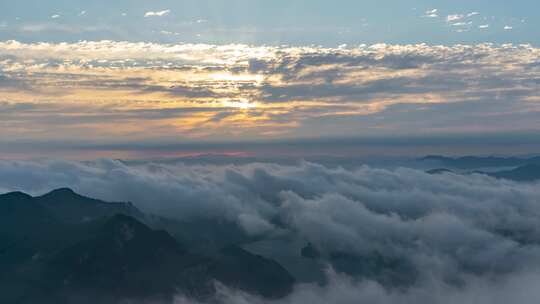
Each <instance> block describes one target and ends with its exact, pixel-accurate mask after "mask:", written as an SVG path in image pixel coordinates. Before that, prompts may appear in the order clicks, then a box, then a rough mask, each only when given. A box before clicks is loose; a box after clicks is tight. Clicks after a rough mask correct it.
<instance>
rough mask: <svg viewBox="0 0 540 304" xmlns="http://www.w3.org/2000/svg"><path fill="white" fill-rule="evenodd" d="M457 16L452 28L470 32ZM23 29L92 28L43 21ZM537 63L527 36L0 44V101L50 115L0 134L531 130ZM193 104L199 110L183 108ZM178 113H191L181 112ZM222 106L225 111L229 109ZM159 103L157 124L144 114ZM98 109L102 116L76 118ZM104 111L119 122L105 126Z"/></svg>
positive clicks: (92, 136) (23, 116) (26, 118)
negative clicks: (308, 42) (287, 43)
mask: <svg viewBox="0 0 540 304" xmlns="http://www.w3.org/2000/svg"><path fill="white" fill-rule="evenodd" d="M463 22H464V23H463V24H462V23H459V22H457V23H453V28H455V30H456V31H461V30H469V29H470V28H469V25H470V24H469V23H468V22H467V23H465V22H466V21H463ZM26 30H28V31H36V32H38V31H49V30H54V31H56V30H65V31H78V30H99V29H97V28H94V29H92V28H76V27H67V26H65V25H52V24H43V25H33V26H28V27H27V28H26ZM162 34H163V35H165V34H167V35H175V33H173V32H170V33H169V32H166V33H165V32H163V33H162ZM539 58H540V51H539V50H538V48H535V47H533V46H529V45H519V46H516V45H492V44H478V45H456V46H448V47H447V46H429V45H425V44H416V45H387V44H376V45H370V46H367V45H362V46H347V47H339V48H323V47H270V46H266V47H254V46H248V45H219V46H218V45H207V44H175V45H168V44H156V43H129V42H116V41H101V42H78V43H62V44H52V43H36V44H25V43H20V42H16V41H7V42H2V43H0V68H1V69H2V71H3V75H4V80H3V82H2V85H1V89H2V93H3V94H2V99H1V101H4V102H9V103H11V104H15V103H23V104H25V103H34V104H40V105H41V107H42V108H43V107H51V109H52V108H54V109H55V111H57V112H56V115H54V114H55V113H53V112H51V111H40V112H36V111H34V112H29V110H28V111H22V110H21V112H19V113H18V115H11V116H9V117H5V115H4V117H5V120H4V121H9V123H8V124H7V125H4V126H3V128H1V129H0V138H15V137H17V138H25V139H31V138H34V139H36V138H40V139H43V138H54V137H57V136H59V135H62V134H63V136H65V137H64V138H62V139H63V140H72V139H78V138H88V139H89V140H101V139H103V138H108V139H111V138H116V137H117V136H122V138H124V139H126V138H131V139H132V140H134V138H135V137H137V141H141V140H142V141H144V140H148V139H151V138H154V135H155V134H163V135H164V137H168V138H173V137H177V136H183V137H184V138H197V139H206V140H211V139H219V140H222V139H223V138H225V139H235V138H236V139H260V138H276V137H310V136H311V135H312V134H313V132H316V133H317V134H320V135H321V136H322V137H333V136H353V135H354V136H361V135H365V134H369V135H374V133H376V134H375V135H381V136H382V135H385V134H391V135H395V134H403V133H408V134H409V135H410V134H418V133H422V132H424V130H426V129H428V128H429V129H431V130H437V131H438V132H441V133H460V132H464V131H463V130H468V132H470V130H474V131H476V132H503V131H504V132H517V131H524V130H527V131H531V130H532V131H534V130H539V129H540V125H539V122H538V120H537V119H533V117H532V116H534V115H535V113H537V112H538V111H539V110H540V109H539V108H538V105H537V103H534V102H531V101H530V100H534V98H536V97H537V95H538V90H539V85H540V83H539V82H538V81H537V79H539V78H540V71H539V70H538V69H532V68H530V67H531V66H532V65H531V64H533V63H535V62H537V61H538V60H539ZM494 71H496V73H495V72H494ZM8 80H9V81H8ZM97 100H99V102H97ZM194 107H200V108H201V109H205V110H206V112H204V111H199V112H193V111H191V110H189V109H192V108H194ZM183 108H184V109H186V112H184V113H190V115H188V116H186V115H184V113H181V112H182V111H181V109H183ZM231 108H233V109H236V110H235V111H233V113H231ZM74 109H76V111H75V110H74ZM405 109H406V110H405ZM142 110H147V111H146V112H145V111H142ZM160 111H161V112H162V113H163V115H161V117H162V119H159V120H156V117H159V116H160V115H156V114H155V113H157V112H160ZM220 112H223V113H224V114H222V115H218V114H219V113H220ZM428 112H429V113H431V115H428V116H426V115H424V114H425V113H428ZM62 113H64V114H66V115H62ZM134 113H138V114H137V115H136V117H137V118H138V120H135V119H134V118H135V116H134ZM144 113H147V114H148V116H144ZM173 113H176V114H178V116H177V117H174V116H173ZM405 113H406V114H405ZM67 114H69V115H67ZM100 115H101V116H102V117H104V120H105V121H103V122H102V123H101V124H99V123H98V121H96V120H95V119H93V118H92V119H90V118H89V119H88V120H87V119H86V118H84V117H88V116H93V117H99V116H100ZM75 117H78V118H80V120H77V119H74V118H75ZM107 117H111V120H107V119H106V118H107ZM112 117H115V118H118V117H125V118H126V119H120V120H118V121H117V123H118V124H116V125H115V127H114V128H111V127H110V126H112V124H113V121H112ZM212 117H222V119H212ZM412 117H415V119H411V118H412ZM398 118H399V119H398ZM510 121H513V122H515V123H512V124H510V123H507V122H510ZM109 123H110V125H109ZM22 125H26V127H25V128H21V126H22ZM68 126H70V127H69V128H68ZM30 130H34V131H30ZM35 130H42V131H41V132H40V133H39V134H37V133H36V131H35ZM98 130H99V131H98ZM343 132H347V134H343ZM98 134H102V136H103V137H101V138H97V135H98Z"/></svg>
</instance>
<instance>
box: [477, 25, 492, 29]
mask: <svg viewBox="0 0 540 304" xmlns="http://www.w3.org/2000/svg"><path fill="white" fill-rule="evenodd" d="M478 28H479V29H487V28H489V24H482V25H479V26H478Z"/></svg>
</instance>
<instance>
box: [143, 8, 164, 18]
mask: <svg viewBox="0 0 540 304" xmlns="http://www.w3.org/2000/svg"><path fill="white" fill-rule="evenodd" d="M170 13H171V10H169V9H167V10H163V11H155V12H153V11H149V12H146V13H145V14H144V17H163V16H167V15H169V14H170Z"/></svg>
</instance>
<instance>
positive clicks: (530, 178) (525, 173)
mask: <svg viewBox="0 0 540 304" xmlns="http://www.w3.org/2000/svg"><path fill="white" fill-rule="evenodd" d="M426 173H428V174H433V175H435V174H443V173H454V172H453V171H452V170H449V169H445V168H440V169H432V170H428V171H426ZM464 174H484V175H489V176H492V177H495V178H499V179H507V180H512V181H517V182H534V181H538V180H540V165H536V164H529V165H524V166H520V167H517V168H515V169H511V170H502V171H496V172H484V171H479V170H474V171H470V172H467V173H464Z"/></svg>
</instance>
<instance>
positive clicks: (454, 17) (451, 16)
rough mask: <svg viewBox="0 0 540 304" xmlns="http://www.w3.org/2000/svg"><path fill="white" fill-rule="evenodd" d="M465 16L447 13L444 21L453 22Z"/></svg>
mask: <svg viewBox="0 0 540 304" xmlns="http://www.w3.org/2000/svg"><path fill="white" fill-rule="evenodd" d="M464 17H465V16H464V15H460V14H454V15H448V16H447V17H446V22H454V21H458V20H461V19H463V18H464Z"/></svg>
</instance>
